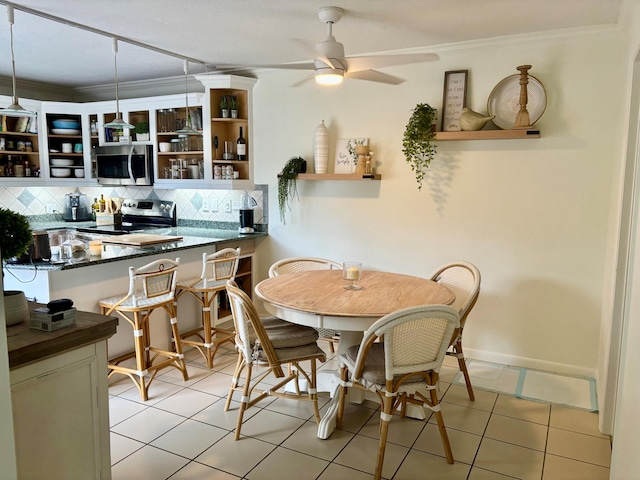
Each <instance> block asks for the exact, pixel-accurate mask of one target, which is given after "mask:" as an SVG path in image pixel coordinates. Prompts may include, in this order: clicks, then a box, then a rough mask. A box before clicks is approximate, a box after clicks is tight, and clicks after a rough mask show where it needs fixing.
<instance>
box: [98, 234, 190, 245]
mask: <svg viewBox="0 0 640 480" xmlns="http://www.w3.org/2000/svg"><path fill="white" fill-rule="evenodd" d="M178 240H182V237H174V236H171V235H154V234H152V233H129V234H127V235H114V236H111V237H105V238H103V239H102V243H116V244H118V245H131V246H134V247H142V246H144V245H153V244H155V243H168V242H176V241H178Z"/></svg>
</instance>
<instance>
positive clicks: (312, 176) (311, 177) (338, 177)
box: [296, 173, 382, 181]
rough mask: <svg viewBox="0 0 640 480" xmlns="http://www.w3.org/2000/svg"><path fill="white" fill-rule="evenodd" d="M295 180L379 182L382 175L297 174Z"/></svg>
mask: <svg viewBox="0 0 640 480" xmlns="http://www.w3.org/2000/svg"><path fill="white" fill-rule="evenodd" d="M296 178H297V180H367V181H368V180H381V179H382V175H380V174H370V175H367V174H365V175H359V174H356V173H299V174H298V176H297V177H296Z"/></svg>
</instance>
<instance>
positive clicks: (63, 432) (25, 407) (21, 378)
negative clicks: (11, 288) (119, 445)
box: [7, 303, 118, 479]
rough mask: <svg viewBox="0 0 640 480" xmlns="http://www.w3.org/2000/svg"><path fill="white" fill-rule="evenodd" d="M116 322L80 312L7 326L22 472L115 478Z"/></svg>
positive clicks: (22, 475)
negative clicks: (112, 392) (70, 318)
mask: <svg viewBox="0 0 640 480" xmlns="http://www.w3.org/2000/svg"><path fill="white" fill-rule="evenodd" d="M38 306H40V307H41V306H42V305H38V304H33V303H31V304H30V305H29V309H30V310H31V309H33V308H36V307H38ZM117 324H118V319H117V318H115V317H110V316H104V315H98V314H95V313H89V312H82V311H78V312H77V319H76V323H75V324H74V325H69V326H67V327H65V328H61V329H59V330H55V331H53V332H43V331H38V330H33V329H30V328H29V327H28V325H27V324H26V322H23V323H22V324H18V325H14V326H11V327H7V346H8V353H9V368H10V383H11V403H12V410H13V425H14V432H15V433H14V437H15V442H16V458H17V467H18V476H19V478H51V479H54V478H60V479H63V478H87V479H88V478H95V479H109V478H111V461H110V459H111V456H110V449H109V393H108V386H107V361H106V359H107V338H108V337H110V336H112V335H113V334H114V333H115V331H116V325H117Z"/></svg>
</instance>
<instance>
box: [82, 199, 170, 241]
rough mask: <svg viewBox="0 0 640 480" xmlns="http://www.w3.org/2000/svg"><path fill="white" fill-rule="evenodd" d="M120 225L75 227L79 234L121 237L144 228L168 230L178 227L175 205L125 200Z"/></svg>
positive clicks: (161, 202)
mask: <svg viewBox="0 0 640 480" xmlns="http://www.w3.org/2000/svg"><path fill="white" fill-rule="evenodd" d="M121 211H122V225H99V226H98V225H93V226H90V227H77V228H76V230H77V231H79V232H87V233H102V234H105V235H123V234H125V233H130V232H132V231H136V230H143V229H146V228H168V227H175V226H177V225H178V220H177V216H176V205H175V203H174V202H171V201H168V200H151V199H144V200H136V199H126V200H124V201H123V202H122V210H121Z"/></svg>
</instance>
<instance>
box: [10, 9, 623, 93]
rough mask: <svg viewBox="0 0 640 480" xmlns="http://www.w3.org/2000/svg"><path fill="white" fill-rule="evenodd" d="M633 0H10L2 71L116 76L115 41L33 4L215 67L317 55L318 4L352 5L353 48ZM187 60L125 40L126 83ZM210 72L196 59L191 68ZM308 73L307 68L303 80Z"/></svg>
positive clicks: (514, 29) (74, 80)
mask: <svg viewBox="0 0 640 480" xmlns="http://www.w3.org/2000/svg"><path fill="white" fill-rule="evenodd" d="M623 1H624V0H393V1H391V0H181V1H178V0H127V1H122V0H121V1H104V0H55V1H52V0H20V1H15V2H6V1H4V0H0V76H4V77H10V76H11V63H10V50H9V24H8V22H7V20H6V14H5V12H4V10H5V7H4V5H7V4H8V3H11V4H13V5H14V6H15V8H16V10H15V24H14V27H13V30H14V45H15V47H14V48H15V58H16V76H17V77H18V79H19V81H20V80H31V81H40V82H46V83H51V84H56V85H62V86H67V87H80V86H91V85H103V84H109V83H113V78H114V68H113V53H112V40H111V38H110V37H108V36H101V35H99V34H95V33H91V32H87V31H83V30H80V29H77V28H74V27H71V26H68V25H63V24H60V23H56V22H53V21H51V20H47V19H44V18H41V17H38V16H34V15H32V14H29V13H25V12H23V11H20V8H22V7H25V8H28V9H32V10H35V11H39V12H43V13H45V14H48V15H53V16H56V17H60V18H61V19H65V20H68V21H71V22H75V23H79V24H83V25H86V26H89V27H92V28H94V29H99V30H102V31H104V32H107V33H109V34H113V35H117V36H122V37H126V38H129V39H133V40H135V41H137V42H142V43H144V44H148V45H151V46H153V47H156V48H159V49H163V50H168V51H171V52H175V53H176V54H178V55H182V56H188V57H191V58H194V59H198V60H201V61H202V62H205V63H207V64H209V65H210V67H209V70H212V69H213V68H214V67H215V65H221V64H241V65H256V64H271V63H286V62H295V61H302V60H311V59H312V58H313V50H312V49H313V45H314V44H315V43H317V42H320V41H322V40H323V39H324V37H325V35H326V33H327V29H326V26H325V25H324V24H322V23H321V22H320V20H318V17H317V13H316V10H317V8H318V7H321V6H326V5H337V6H340V7H342V8H344V9H345V15H344V16H343V18H342V19H341V20H340V22H338V23H337V24H336V25H334V29H333V34H334V36H335V37H336V39H337V40H338V41H340V42H342V43H343V44H344V46H345V53H346V54H347V56H349V55H356V54H366V53H374V52H386V51H393V50H403V49H418V51H429V47H430V46H436V45H443V44H449V43H457V42H462V41H469V40H477V39H486V38H492V37H499V36H503V35H512V34H520V33H531V32H540V31H549V30H558V29H567V28H568V29H571V28H579V27H589V26H602V25H614V24H616V23H617V22H618V21H619V14H620V9H621V4H622V2H623ZM182 68H183V63H182V60H181V59H177V58H173V57H171V56H167V55H163V54H159V53H156V52H153V51H150V50H146V49H143V48H140V47H137V46H132V45H129V44H127V43H125V42H120V43H119V53H118V76H119V80H120V81H122V82H127V81H133V80H145V79H153V78H161V77H172V76H177V75H181V74H182V72H183V70H182ZM203 71H205V69H204V67H203V66H202V65H195V64H193V65H190V72H191V73H200V72H203ZM305 74H306V73H303V72H301V73H300V74H299V75H301V78H302V77H303V76H304V75H305Z"/></svg>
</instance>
